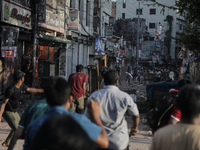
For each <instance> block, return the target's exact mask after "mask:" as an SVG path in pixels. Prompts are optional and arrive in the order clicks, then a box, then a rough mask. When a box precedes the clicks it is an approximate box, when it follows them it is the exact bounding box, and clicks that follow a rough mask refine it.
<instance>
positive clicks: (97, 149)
mask: <svg viewBox="0 0 200 150" xmlns="http://www.w3.org/2000/svg"><path fill="white" fill-rule="evenodd" d="M96 150H114V149H103V148H99V147H98V148H96ZM123 150H129V145H128V146H127V148H125V149H123Z"/></svg>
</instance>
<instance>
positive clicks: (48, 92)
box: [44, 77, 71, 106]
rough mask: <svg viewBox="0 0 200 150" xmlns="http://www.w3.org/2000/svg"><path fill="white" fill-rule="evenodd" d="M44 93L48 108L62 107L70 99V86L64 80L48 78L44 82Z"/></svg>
mask: <svg viewBox="0 0 200 150" xmlns="http://www.w3.org/2000/svg"><path fill="white" fill-rule="evenodd" d="M44 93H45V96H46V99H47V102H48V104H49V105H50V106H62V105H64V104H66V102H67V100H68V99H69V97H70V94H71V86H70V84H69V83H68V82H67V81H66V80H65V79H64V78H61V77H49V78H48V79H47V80H46V84H45V87H44Z"/></svg>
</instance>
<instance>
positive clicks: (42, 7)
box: [37, 0, 46, 23]
mask: <svg viewBox="0 0 200 150" xmlns="http://www.w3.org/2000/svg"><path fill="white" fill-rule="evenodd" d="M37 11H38V21H39V22H40V23H45V20H46V0H40V3H39V4H38V8H37Z"/></svg>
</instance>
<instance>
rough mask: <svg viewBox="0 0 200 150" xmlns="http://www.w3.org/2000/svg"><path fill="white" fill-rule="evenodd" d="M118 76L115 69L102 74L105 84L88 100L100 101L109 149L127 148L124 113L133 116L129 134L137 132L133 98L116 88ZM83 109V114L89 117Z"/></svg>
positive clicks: (136, 111) (137, 116)
mask: <svg viewBox="0 0 200 150" xmlns="http://www.w3.org/2000/svg"><path fill="white" fill-rule="evenodd" d="M118 79H119V76H118V74H117V72H116V71H114V70H110V71H108V72H106V74H105V76H104V82H105V86H104V88H103V89H101V90H99V91H96V92H94V93H93V94H92V95H91V96H90V97H89V100H91V99H93V100H94V101H97V102H99V103H100V106H101V114H100V119H101V121H102V123H103V126H104V128H105V129H106V131H107V134H108V138H109V146H108V149H109V150H128V148H129V147H128V143H129V135H128V128H127V122H126V120H125V117H124V116H125V114H129V115H131V116H132V117H133V127H132V129H131V134H132V135H136V134H137V133H138V124H139V111H138V108H137V105H136V104H135V103H134V101H133V99H132V98H131V97H130V96H129V95H128V94H127V93H125V92H123V91H121V90H119V89H118V87H117V85H118ZM87 112H88V111H87V108H86V110H85V115H86V116H87V117H88V118H89V117H90V116H89V114H88V113H87ZM98 150H100V149H98Z"/></svg>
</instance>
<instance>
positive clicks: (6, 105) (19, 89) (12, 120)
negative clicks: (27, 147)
mask: <svg viewBox="0 0 200 150" xmlns="http://www.w3.org/2000/svg"><path fill="white" fill-rule="evenodd" d="M25 75H26V74H25V73H23V72H22V71H20V70H18V71H16V72H15V73H14V79H15V83H13V84H11V85H10V86H9V87H8V88H7V89H6V91H5V98H4V101H3V104H2V105H1V110H0V122H1V117H2V116H3V118H4V119H5V120H6V121H7V123H8V124H9V126H10V127H11V129H12V130H11V131H10V134H9V135H8V137H7V139H6V140H5V142H3V143H2V145H3V146H6V147H7V146H9V147H8V150H12V149H13V147H14V145H15V143H16V141H17V139H16V138H15V137H14V136H13V135H14V133H15V131H16V129H17V127H18V124H19V121H20V117H19V114H18V113H17V106H18V101H19V99H20V96H21V94H22V93H24V92H25V91H27V92H30V93H42V92H43V89H35V88H28V87H27V86H26V85H25V84H24V76H25Z"/></svg>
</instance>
